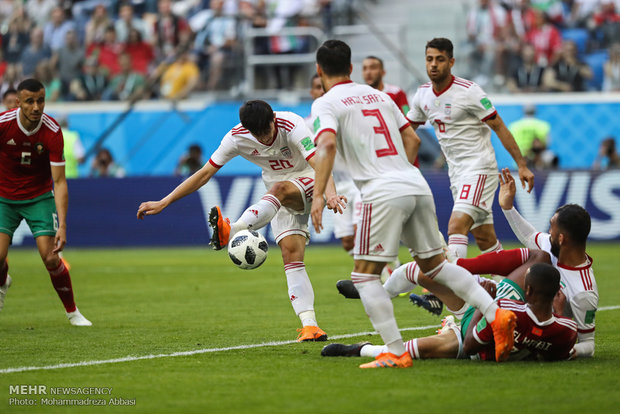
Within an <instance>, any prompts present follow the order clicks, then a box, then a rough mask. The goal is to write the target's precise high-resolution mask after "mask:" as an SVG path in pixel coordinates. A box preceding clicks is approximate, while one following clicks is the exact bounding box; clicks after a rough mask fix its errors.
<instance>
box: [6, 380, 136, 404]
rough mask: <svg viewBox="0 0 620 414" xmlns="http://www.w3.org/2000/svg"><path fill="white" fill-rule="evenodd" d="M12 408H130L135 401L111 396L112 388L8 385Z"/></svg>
mask: <svg viewBox="0 0 620 414" xmlns="http://www.w3.org/2000/svg"><path fill="white" fill-rule="evenodd" d="M9 405H12V406H22V405H26V406H36V405H42V406H50V405H59V406H86V405H93V406H95V405H98V406H102V405H105V406H108V405H109V406H132V405H136V399H135V398H133V399H128V398H123V397H117V396H113V395H112V387H48V386H47V385H41V384H36V385H34V384H16V385H9Z"/></svg>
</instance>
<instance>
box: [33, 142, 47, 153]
mask: <svg viewBox="0 0 620 414" xmlns="http://www.w3.org/2000/svg"><path fill="white" fill-rule="evenodd" d="M34 149H35V151H36V152H37V154H39V155H40V154H43V151H45V147H44V146H43V143H41V142H37V143H36V144H34Z"/></svg>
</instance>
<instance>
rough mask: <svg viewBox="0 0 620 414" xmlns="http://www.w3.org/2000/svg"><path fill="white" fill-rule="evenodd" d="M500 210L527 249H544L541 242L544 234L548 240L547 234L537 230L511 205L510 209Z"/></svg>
mask: <svg viewBox="0 0 620 414" xmlns="http://www.w3.org/2000/svg"><path fill="white" fill-rule="evenodd" d="M502 211H503V212H504V216H506V220H507V221H508V224H510V228H511V229H512V231H513V233H514V234H515V236H517V239H519V241H520V242H521V244H523V245H524V246H525V247H527V248H528V249H537V250H545V249H543V247H542V245H541V244H542V242H544V240H545V235H546V236H547V237H546V239H547V240H548V238H549V237H548V236H549V235H548V234H545V233H540V232H538V231H537V230H536V229H535V228H534V226H532V225H531V224H530V223H529V222H528V221H527V220H526V219H524V218H523V216H521V214H519V212H518V211H517V209H516V208H514V207H513V208H511V209H510V210H504V209H502Z"/></svg>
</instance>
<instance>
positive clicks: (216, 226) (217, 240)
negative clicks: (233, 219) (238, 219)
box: [209, 206, 230, 250]
mask: <svg viewBox="0 0 620 414" xmlns="http://www.w3.org/2000/svg"><path fill="white" fill-rule="evenodd" d="M209 226H211V228H212V229H213V237H211V241H210V242H209V244H210V245H211V246H213V248H214V249H215V250H221V249H223V248H224V247H225V246H226V245H228V239H229V237H230V220H229V219H228V218H227V217H222V211H221V210H220V208H219V207H218V206H215V207H213V208H211V212H210V213H209Z"/></svg>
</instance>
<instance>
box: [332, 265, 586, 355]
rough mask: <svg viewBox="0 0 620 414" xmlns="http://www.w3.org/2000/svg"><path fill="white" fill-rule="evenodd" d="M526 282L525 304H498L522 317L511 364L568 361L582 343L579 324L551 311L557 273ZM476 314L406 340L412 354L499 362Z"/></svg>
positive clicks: (360, 349) (338, 349)
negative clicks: (576, 344) (516, 361)
mask: <svg viewBox="0 0 620 414" xmlns="http://www.w3.org/2000/svg"><path fill="white" fill-rule="evenodd" d="M524 279H525V280H524V291H523V296H524V300H525V303H524V302H522V301H517V300H513V299H499V300H498V304H499V306H500V307H502V308H504V309H510V310H511V311H513V312H514V313H515V314H516V315H517V325H516V328H515V341H514V348H513V349H512V352H511V354H510V357H509V360H510V361H515V360H526V359H527V360H541V361H560V360H567V359H569V358H570V356H571V350H572V348H573V346H574V345H575V341H576V339H577V324H576V323H575V322H574V321H572V320H570V319H568V318H565V317H561V316H557V315H554V314H553V312H552V306H553V299H554V297H555V295H556V293H557V292H558V291H559V289H560V274H559V272H558V270H557V269H556V268H554V267H553V266H551V265H549V264H546V263H538V264H534V265H532V266H531V267H530V268H529V269H528V270H527V271H526V273H525V277H524ZM471 309H472V310H473V308H471ZM472 316H473V312H467V313H466V315H465V317H464V318H463V320H462V321H461V325H460V326H459V325H457V324H456V323H454V320H453V319H451V318H452V316H449V317H447V318H446V319H445V320H444V324H443V327H442V329H441V330H440V332H439V334H438V335H432V336H427V337H424V338H416V339H412V340H410V341H407V342H406V343H405V345H406V348H407V351H409V353H410V354H411V356H412V358H414V359H427V358H464V357H466V356H468V355H469V356H474V355H475V356H476V358H479V359H482V360H490V361H493V360H495V357H494V352H495V351H494V346H493V336H492V332H491V329H490V326H489V324H488V323H486V320H485V319H484V318H482V319H480V320H479V321H478V322H477V323H475V321H474V319H472ZM381 352H385V345H371V344H370V343H369V342H363V343H358V344H353V345H344V344H330V345H327V346H326V347H324V348H323V350H322V352H321V355H323V356H364V357H375V356H376V355H378V354H380V353H381Z"/></svg>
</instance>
